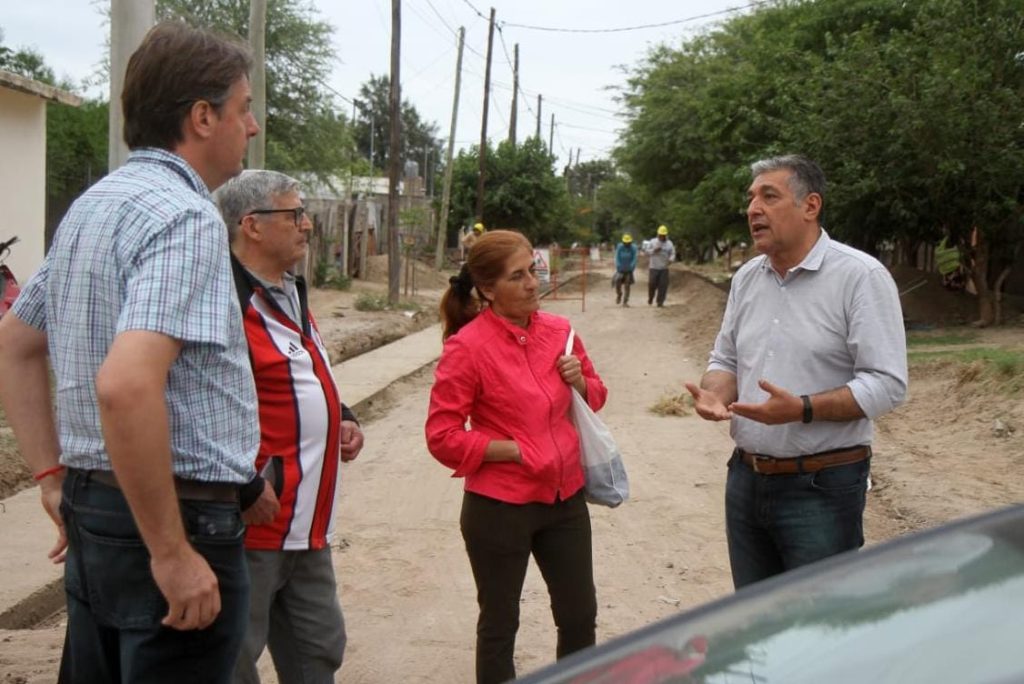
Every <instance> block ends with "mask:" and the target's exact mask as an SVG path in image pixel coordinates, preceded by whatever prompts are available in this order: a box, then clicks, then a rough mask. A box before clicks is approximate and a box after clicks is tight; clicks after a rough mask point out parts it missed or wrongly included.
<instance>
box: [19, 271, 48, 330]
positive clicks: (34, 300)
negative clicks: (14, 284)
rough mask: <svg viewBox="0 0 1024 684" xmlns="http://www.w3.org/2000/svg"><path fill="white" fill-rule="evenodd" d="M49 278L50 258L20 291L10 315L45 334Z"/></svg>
mask: <svg viewBox="0 0 1024 684" xmlns="http://www.w3.org/2000/svg"><path fill="white" fill-rule="evenodd" d="M49 277H50V257H49V255H47V257H46V258H45V259H43V264H42V266H40V267H39V270H38V271H36V273H35V275H33V276H32V277H31V278H29V281H28V283H26V284H25V287H23V288H22V289H21V292H20V293H19V294H18V298H17V299H15V300H14V306H12V307H11V313H12V314H14V315H15V316H17V317H18V319H19V320H21V322H22V323H26V324H28V325H30V326H32V327H33V328H35V329H36V330H41V331H43V332H46V287H47V281H48V280H49Z"/></svg>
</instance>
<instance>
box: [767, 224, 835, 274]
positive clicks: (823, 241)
mask: <svg viewBox="0 0 1024 684" xmlns="http://www.w3.org/2000/svg"><path fill="white" fill-rule="evenodd" d="M831 242H832V238H830V237H829V236H828V233H827V232H825V229H824V228H822V229H821V235H819V236H818V241H817V242H815V243H814V246H813V247H811V251H810V252H808V253H807V256H805V257H804V259H803V261H801V262H800V263H799V264H797V265H796V266H794V267H793V268H791V269H789V273H792V272H794V271H800V270H803V271H817V270H820V269H821V264H822V262H823V261H825V253H826V252H828V246H829V244H831ZM761 270H762V271H771V272H772V273H774V272H775V269H774V268H772V262H771V259H769V258H768V257H767V256H765V257H764V258H762V259H761Z"/></svg>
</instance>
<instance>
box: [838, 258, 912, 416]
mask: <svg viewBox="0 0 1024 684" xmlns="http://www.w3.org/2000/svg"><path fill="white" fill-rule="evenodd" d="M849 326H850V327H849V338H848V340H849V342H848V344H849V348H850V354H851V355H852V357H853V359H854V374H853V379H852V380H850V382H848V383H847V387H849V388H850V391H851V392H852V393H853V398H854V400H855V401H856V402H857V405H858V406H860V408H861V410H862V411H863V412H864V415H865V416H867V417H868V418H871V419H875V418H877V417H878V416H881V415H883V414H885V413H887V412H889V411H891V410H893V409H894V408H896V407H897V406H899V405H900V404H902V403H903V402H904V400H905V399H906V397H907V337H906V332H905V329H904V326H903V311H902V309H901V307H900V298H899V292H898V290H897V289H896V283H895V282H894V281H893V279H892V276H890V275H889V273H888V271H886V270H885V269H884V268H876V269H872V270H871V271H870V272H868V273H867V274H866V275H865V277H864V278H863V279H862V280H861V282H860V283H859V284H858V287H857V289H856V291H855V293H854V296H853V303H852V306H851V309H850V322H849Z"/></svg>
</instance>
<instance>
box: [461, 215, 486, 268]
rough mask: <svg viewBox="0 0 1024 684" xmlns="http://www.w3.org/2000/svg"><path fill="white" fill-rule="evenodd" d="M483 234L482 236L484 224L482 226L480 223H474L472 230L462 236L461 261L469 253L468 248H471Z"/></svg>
mask: <svg viewBox="0 0 1024 684" xmlns="http://www.w3.org/2000/svg"><path fill="white" fill-rule="evenodd" d="M483 234H484V224H482V223H474V224H473V230H471V231H469V232H468V233H466V234H465V235H463V236H462V240H461V243H462V258H463V259H465V258H466V253H467V252H468V251H469V248H470V247H472V246H473V244H474V243H475V242H476V241H477V240H479V239H480V236H481V235H483Z"/></svg>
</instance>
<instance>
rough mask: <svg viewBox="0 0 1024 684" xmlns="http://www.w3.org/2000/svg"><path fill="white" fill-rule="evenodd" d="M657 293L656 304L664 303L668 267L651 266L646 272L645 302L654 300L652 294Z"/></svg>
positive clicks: (666, 292)
mask: <svg viewBox="0 0 1024 684" xmlns="http://www.w3.org/2000/svg"><path fill="white" fill-rule="evenodd" d="M655 293H657V295H658V306H661V305H662V304H664V303H665V295H667V294H668V269H667V268H652V269H651V270H649V271H648V272H647V303H648V304H650V303H651V302H653V301H654V295H655Z"/></svg>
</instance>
